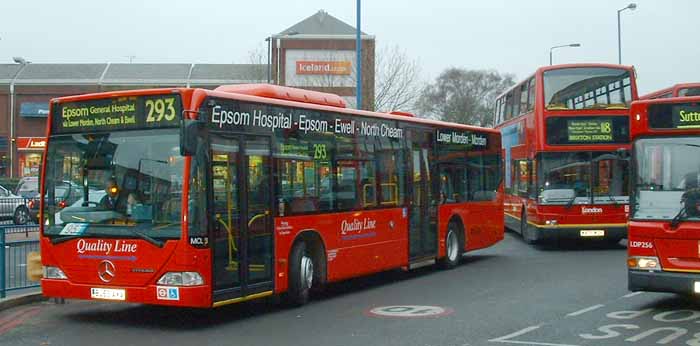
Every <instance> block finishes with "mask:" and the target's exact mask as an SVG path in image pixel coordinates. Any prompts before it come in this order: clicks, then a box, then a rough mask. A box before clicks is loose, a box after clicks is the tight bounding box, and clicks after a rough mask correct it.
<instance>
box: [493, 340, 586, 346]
mask: <svg viewBox="0 0 700 346" xmlns="http://www.w3.org/2000/svg"><path fill="white" fill-rule="evenodd" d="M489 341H491V342H501V343H504V344H520V345H541V346H579V345H573V344H550V343H548V342H534V341H517V340H489Z"/></svg>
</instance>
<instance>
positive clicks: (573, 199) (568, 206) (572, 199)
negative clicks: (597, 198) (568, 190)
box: [566, 196, 576, 209]
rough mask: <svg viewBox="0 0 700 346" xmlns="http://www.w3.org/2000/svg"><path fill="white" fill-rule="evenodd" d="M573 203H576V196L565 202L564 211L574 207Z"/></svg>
mask: <svg viewBox="0 0 700 346" xmlns="http://www.w3.org/2000/svg"><path fill="white" fill-rule="evenodd" d="M574 201H576V196H574V197H571V199H570V200H569V201H568V202H566V209H570V208H571V206H572V205H574Z"/></svg>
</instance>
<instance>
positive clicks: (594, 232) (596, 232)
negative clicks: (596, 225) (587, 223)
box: [579, 229, 605, 237]
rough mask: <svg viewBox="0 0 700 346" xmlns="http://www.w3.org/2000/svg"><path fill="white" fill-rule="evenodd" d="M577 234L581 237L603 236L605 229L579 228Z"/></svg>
mask: <svg viewBox="0 0 700 346" xmlns="http://www.w3.org/2000/svg"><path fill="white" fill-rule="evenodd" d="M579 234H580V235H581V236H582V237H604V236H605V230H602V229H589V230H581V231H580V233H579Z"/></svg>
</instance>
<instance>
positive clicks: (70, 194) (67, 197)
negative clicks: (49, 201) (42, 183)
mask: <svg viewBox="0 0 700 346" xmlns="http://www.w3.org/2000/svg"><path fill="white" fill-rule="evenodd" d="M55 193H56V205H57V206H58V208H59V209H63V208H65V207H66V206H69V205H71V204H73V203H75V201H77V200H79V199H80V198H81V197H82V189H81V187H80V185H78V184H76V183H73V182H70V181H63V182H61V183H60V184H59V185H58V186H56V190H55ZM27 207H28V209H29V215H30V217H31V219H32V220H34V221H35V222H39V198H38V196H37V198H33V199H31V200H29V202H27Z"/></svg>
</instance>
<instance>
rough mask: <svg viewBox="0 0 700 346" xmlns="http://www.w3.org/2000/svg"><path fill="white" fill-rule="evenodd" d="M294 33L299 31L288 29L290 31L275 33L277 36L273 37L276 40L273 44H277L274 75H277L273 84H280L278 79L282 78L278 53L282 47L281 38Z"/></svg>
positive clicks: (279, 53)
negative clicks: (275, 71)
mask: <svg viewBox="0 0 700 346" xmlns="http://www.w3.org/2000/svg"><path fill="white" fill-rule="evenodd" d="M294 35H299V32H298V31H290V32H287V33H284V34H281V35H277V37H275V39H276V40H277V41H275V45H276V46H277V56H276V58H277V60H276V65H277V66H276V67H277V73H276V75H277V76H276V78H275V79H276V80H275V84H277V85H279V84H280V79H282V78H281V75H280V69H281V65H280V55H281V54H282V47H281V46H282V38H288V37H290V36H294Z"/></svg>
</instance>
